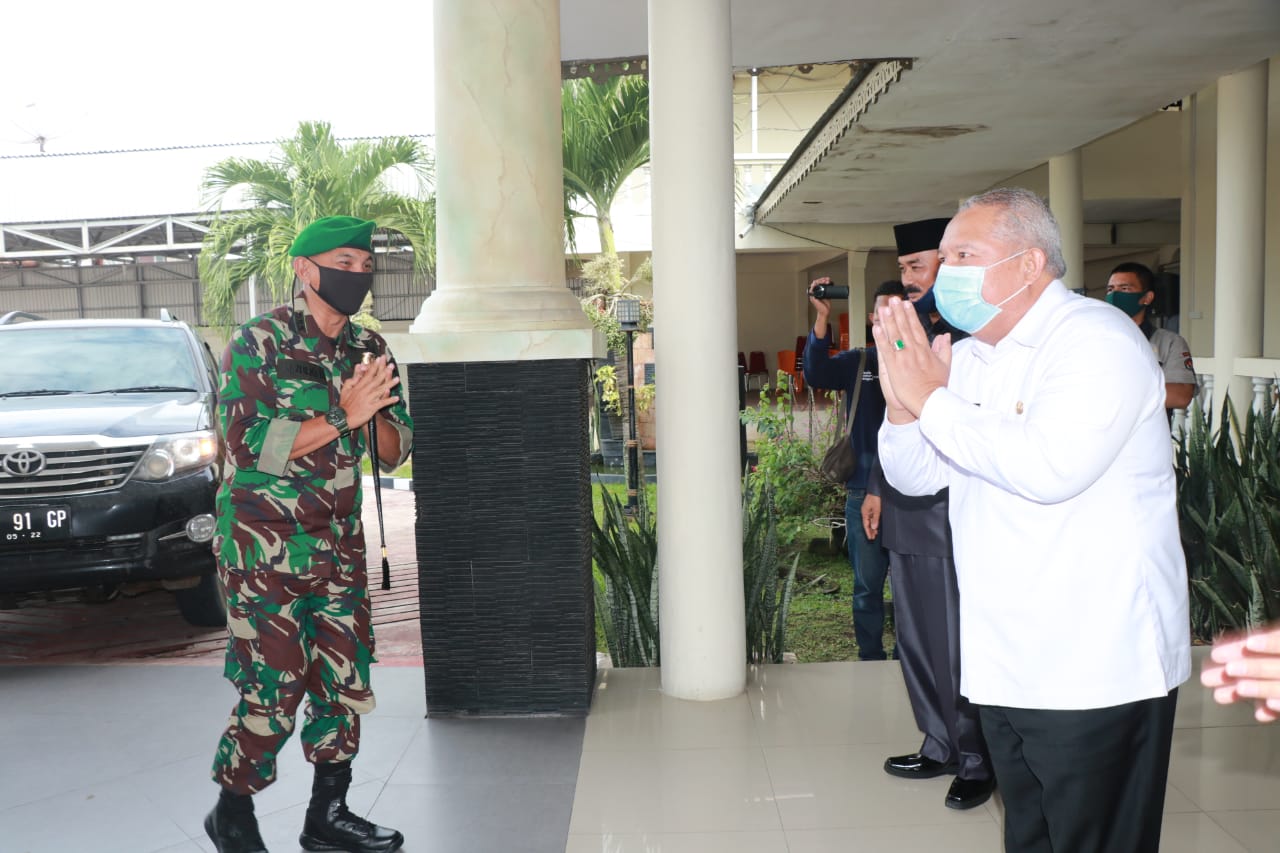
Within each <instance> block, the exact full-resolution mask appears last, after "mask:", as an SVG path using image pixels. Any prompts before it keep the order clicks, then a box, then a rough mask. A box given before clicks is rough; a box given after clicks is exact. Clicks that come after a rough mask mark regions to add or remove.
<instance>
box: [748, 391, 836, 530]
mask: <svg viewBox="0 0 1280 853" xmlns="http://www.w3.org/2000/svg"><path fill="white" fill-rule="evenodd" d="M789 383H790V377H789V376H788V375H787V374H786V373H783V372H782V371H779V372H778V380H777V383H776V384H775V385H774V386H772V387H770V386H769V385H767V384H766V385H765V386H764V387H762V388H761V389H760V401H759V403H758V404H757V405H756V406H755V407H754V408H750V409H747V410H746V411H744V412H743V413H742V415H741V417H742V422H743V423H745V424H753V425H754V426H755V428H756V432H757V433H758V434H759V439H758V440H757V441H756V443H755V452H756V464H755V470H754V472H753V474H754V476H756V477H759V478H761V479H762V480H763V481H764V483H765V484H767V486H768V488H769V491H770V494H771V495H772V496H773V504H774V506H775V509H776V512H777V515H778V539H779V540H780V541H781V543H782V544H783V545H790V544H792V543H793V542H795V540H796V538H797V537H798V536H799V535H800V533H801V532H802V531H804V530H806V529H809V530H812V525H813V524H814V522H815V521H819V520H820V519H828V518H833V517H839V518H841V519H843V517H844V500H845V489H844V485H843V484H834V483H831V482H830V481H828V480H826V479H825V478H824V477H823V476H822V474H821V472H820V470H819V466H820V465H821V463H822V454H823V453H824V452H825V451H826V449H827V448H828V447H830V446H831V445H832V444H834V443H835V441H836V439H837V437H839V436H841V435H843V434H844V429H845V427H844V424H843V421H842V419H841V417H840V413H841V412H842V411H843V408H844V407H843V405H842V403H841V402H840V401H839V400H838V399H835V400H834V401H833V403H832V405H831V406H829V407H828V408H827V411H828V412H829V415H828V417H827V418H826V419H825V420H824V419H822V417H821V416H820V415H818V414H817V413H818V411H819V409H817V408H816V407H815V406H814V405H813V402H814V401H813V399H812V395H813V391H812V389H810V390H808V391H806V393H807V394H809V395H810V404H809V411H810V412H812V413H813V415H812V417H810V418H809V421H808V427H807V429H806V430H805V431H804V432H798V431H797V430H796V418H795V411H794V409H793V406H792V400H793V399H794V398H793V394H794V392H793V391H792V390H791V387H790V384H789ZM833 396H834V395H833Z"/></svg>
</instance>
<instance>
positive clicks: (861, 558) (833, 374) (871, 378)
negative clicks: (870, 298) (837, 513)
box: [804, 278, 906, 660]
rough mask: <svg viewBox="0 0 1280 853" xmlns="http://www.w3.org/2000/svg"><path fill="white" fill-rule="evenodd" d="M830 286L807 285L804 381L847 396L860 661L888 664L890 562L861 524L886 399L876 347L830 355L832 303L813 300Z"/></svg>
mask: <svg viewBox="0 0 1280 853" xmlns="http://www.w3.org/2000/svg"><path fill="white" fill-rule="evenodd" d="M830 282H831V279H829V278H819V279H815V280H814V281H813V282H812V283H810V285H809V288H810V296H809V303H810V304H811V305H813V310H814V312H815V315H816V318H815V320H814V323H813V329H812V330H810V332H809V342H808V343H807V344H806V345H805V350H804V381H805V382H807V383H809V385H811V386H812V387H814V388H825V389H828V390H832V391H840V392H841V393H843V394H844V405H845V417H846V418H853V424H852V426H851V429H850V430H849V432H850V435H849V440H850V443H851V444H852V445H853V452H854V456H855V458H856V459H857V460H858V466H857V467H856V468H855V469H854V471H853V475H852V476H851V477H850V478H849V480H848V482H846V483H845V489H846V490H847V491H848V496H847V497H846V498H845V504H844V520H845V542H846V543H847V544H848V546H849V565H850V566H851V567H852V568H853V636H854V638H855V639H856V640H857V643H858V656H859V657H860V658H861V659H862V660H884V659H885V654H884V581H885V574H886V572H887V571H888V569H889V561H888V557H887V555H886V554H885V551H884V548H882V547H880V543H879V542H876V541H874V540H875V538H876V532H875V530H874V529H868V528H864V526H863V523H862V517H863V502H864V500H865V499H866V498H867V479H868V478H869V477H870V475H871V469H872V467H873V466H874V464H875V461H876V434H877V433H878V432H879V431H880V424H881V422H883V421H884V394H882V393H881V392H880V381H879V372H878V370H877V365H878V361H877V359H876V353H875V348H874V347H867V348H866V349H850V350H845V351H844V352H840V353H837V354H835V355H829V354H828V350H829V349H830V347H831V327H830V326H829V325H828V324H827V317H828V316H829V315H830V313H831V302H830V300H827V299H818V298H816V297H814V296H813V295H812V289H813V287H814V285H818V284H829V283H830ZM890 296H898V297H903V298H905V296H906V291H904V290H903V287H902V282H899V281H886V282H885V283H884V284H881V285H880V286H879V287H878V288H876V295H875V306H876V308H879V307H880V306H881V305H882V304H887V303H888V301H889V297H890ZM859 364H862V383H861V386H862V387H861V389H860V390H859V391H858V393H857V397H858V408H857V411H853V410H852V406H853V397H854V391H855V389H856V388H857V386H858V365H859ZM846 422H847V421H846ZM873 500H876V501H878V500H879V498H873ZM877 515H878V512H877Z"/></svg>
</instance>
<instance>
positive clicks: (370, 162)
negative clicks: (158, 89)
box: [200, 122, 435, 326]
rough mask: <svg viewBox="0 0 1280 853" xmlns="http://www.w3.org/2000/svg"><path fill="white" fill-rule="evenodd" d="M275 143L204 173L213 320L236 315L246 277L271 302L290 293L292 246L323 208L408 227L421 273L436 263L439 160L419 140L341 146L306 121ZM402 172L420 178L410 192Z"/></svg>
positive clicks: (205, 263) (208, 302) (206, 274)
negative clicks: (403, 186) (272, 149)
mask: <svg viewBox="0 0 1280 853" xmlns="http://www.w3.org/2000/svg"><path fill="white" fill-rule="evenodd" d="M278 144H279V153H278V154H276V155H275V156H272V157H271V158H269V159H266V160H255V159H247V158H240V157H231V158H228V159H226V160H223V161H221V162H219V163H217V164H216V165H214V166H212V167H210V168H209V169H208V170H207V171H206V173H205V177H204V183H203V187H204V191H205V195H206V199H207V200H208V201H210V202H212V203H215V204H216V205H217V208H218V214H217V218H216V219H215V220H214V222H213V224H212V225H211V227H210V229H209V233H208V234H207V235H206V236H205V239H204V244H203V246H202V248H201V251H200V279H201V281H202V282H203V283H204V305H205V318H206V323H207V324H208V325H222V326H226V325H229V324H230V323H231V322H232V319H233V317H234V309H235V297H236V293H237V292H238V291H239V289H240V288H241V287H242V286H243V285H244V284H245V282H247V281H248V280H249V278H250V277H253V278H254V280H255V282H256V283H257V286H258V287H259V288H260V289H261V290H262V291H263V292H264V293H265V294H266V295H267V296H268V297H269V298H270V299H271V300H273V301H274V302H276V303H278V302H281V301H285V300H287V299H288V298H289V296H290V292H291V288H292V285H293V270H292V268H291V267H290V263H289V258H288V250H289V245H290V244H291V243H292V242H293V238H294V237H295V236H297V233H298V231H300V230H301V229H302V228H304V227H306V226H307V225H308V224H310V223H311V222H313V221H315V220H316V219H319V218H321V217H324V216H336V215H345V216H358V217H360V218H361V219H372V220H374V221H376V222H377V223H378V226H379V228H380V229H383V230H389V231H395V232H398V233H399V234H401V235H403V237H404V239H405V240H406V241H408V243H409V245H410V246H411V247H412V248H413V253H414V266H415V268H416V269H417V270H418V271H419V272H425V271H426V270H428V269H430V268H432V267H433V266H434V263H435V201H434V197H433V196H432V195H431V194H430V187H431V184H432V181H433V175H434V166H433V161H432V157H431V154H430V152H429V151H428V150H427V148H426V147H425V146H424V145H423V144H422V142H421V141H419V140H417V139H413V138H411V137H404V136H394V137H383V138H380V139H372V140H360V141H356V142H352V143H350V144H346V145H344V144H343V143H342V142H340V141H339V140H338V139H337V138H335V137H334V135H333V131H332V128H331V127H330V126H329V124H327V123H325V122H302V123H301V124H299V125H298V131H297V133H296V135H295V136H294V137H293V138H292V139H286V140H281V141H280V142H279V143H278ZM403 172H407V173H408V175H410V176H412V180H413V182H414V183H415V184H416V192H415V193H414V194H412V195H406V194H403V193H400V192H396V191H394V190H393V189H391V188H390V183H391V180H392V178H393V176H397V175H399V174H401V173H403ZM241 199H243V203H245V204H247V207H246V208H240V209H234V210H224V209H223V205H224V204H225V203H226V202H227V201H228V200H233V201H234V203H236V204H239V203H241Z"/></svg>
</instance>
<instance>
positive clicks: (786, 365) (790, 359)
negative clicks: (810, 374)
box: [778, 349, 804, 392]
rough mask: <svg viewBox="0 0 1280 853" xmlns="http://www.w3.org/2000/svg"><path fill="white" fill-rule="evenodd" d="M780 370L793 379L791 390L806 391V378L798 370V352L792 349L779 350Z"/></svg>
mask: <svg viewBox="0 0 1280 853" xmlns="http://www.w3.org/2000/svg"><path fill="white" fill-rule="evenodd" d="M778 370H779V371H780V372H782V373H785V374H787V376H789V377H791V390H792V391H796V392H799V391H803V390H804V376H803V375H801V373H800V371H799V370H797V369H796V351H795V350H791V349H782V350H778Z"/></svg>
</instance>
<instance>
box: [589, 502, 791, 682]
mask: <svg viewBox="0 0 1280 853" xmlns="http://www.w3.org/2000/svg"><path fill="white" fill-rule="evenodd" d="M641 494H642V497H641V499H640V506H639V511H638V512H637V513H636V514H635V515H634V516H631V515H628V514H627V511H626V508H625V507H624V506H623V504H622V501H621V500H620V499H619V498H618V497H617V496H616V495H614V494H613V493H612V492H610V491H609V490H608V489H602V490H601V503H602V512H601V515H602V519H596V518H595V517H594V516H593V517H592V534H591V543H592V549H593V557H594V559H595V565H596V569H597V572H596V573H595V599H596V619H597V620H598V621H599V623H600V627H601V629H602V633H603V634H604V638H605V644H606V645H607V646H608V649H609V655H610V657H611V658H612V660H613V665H614V666H658V665H659V664H660V663H661V661H660V660H659V657H660V652H661V642H660V632H659V625H658V531H657V525H656V519H655V517H654V514H653V513H652V512H651V510H650V508H649V506H648V504H647V500H646V498H644V497H643V494H644V490H642V491H641ZM776 524H777V515H776V513H775V512H774V508H773V499H772V495H771V493H770V489H769V486H768V484H767V483H765V482H764V481H763V480H762V479H760V478H751V477H748V478H746V480H745V481H744V483H743V497H742V532H743V539H742V582H743V591H744V593H745V607H746V641H747V663H781V662H782V653H783V651H784V650H785V647H786V639H787V617H788V614H789V612H790V606H791V596H792V592H793V590H794V587H795V576H796V566H797V565H798V561H799V556H798V555H797V557H796V560H795V561H793V562H792V564H791V568H790V571H789V572H788V573H787V575H786V576H785V577H782V576H780V575H779V572H778V569H779V552H778V537H777V527H776Z"/></svg>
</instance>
